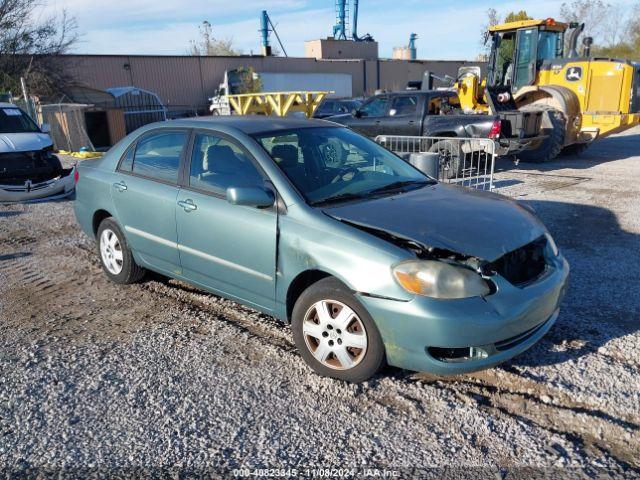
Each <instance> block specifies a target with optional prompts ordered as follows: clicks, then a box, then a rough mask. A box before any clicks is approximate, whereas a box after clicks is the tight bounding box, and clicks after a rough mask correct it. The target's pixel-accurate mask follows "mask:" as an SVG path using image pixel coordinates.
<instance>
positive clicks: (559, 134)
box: [518, 108, 567, 163]
mask: <svg viewBox="0 0 640 480" xmlns="http://www.w3.org/2000/svg"><path fill="white" fill-rule="evenodd" d="M544 110H545V115H544V118H543V120H542V121H543V127H542V129H541V132H540V133H541V134H542V135H546V138H545V139H544V140H542V141H541V142H540V145H539V146H538V148H536V149H534V150H525V151H523V152H520V153H519V154H518V160H520V161H522V162H525V163H526V162H530V163H547V162H550V161H552V160H554V159H555V158H556V157H557V156H558V155H560V152H561V151H562V147H563V146H564V138H565V136H566V134H567V122H566V118H565V116H564V113H562V112H560V111H559V110H555V109H553V108H546V109H544Z"/></svg>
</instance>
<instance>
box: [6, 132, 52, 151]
mask: <svg viewBox="0 0 640 480" xmlns="http://www.w3.org/2000/svg"><path fill="white" fill-rule="evenodd" d="M51 145H53V142H52V141H51V137H49V135H47V134H46V133H37V132H35V133H0V153H12V152H31V151H36V150H42V149H43V148H47V147H50V146H51Z"/></svg>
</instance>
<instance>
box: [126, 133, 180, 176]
mask: <svg viewBox="0 0 640 480" xmlns="http://www.w3.org/2000/svg"><path fill="white" fill-rule="evenodd" d="M187 137H188V135H187V132H159V133H154V134H151V135H149V136H147V137H143V138H142V139H140V140H138V143H137V145H136V152H135V156H134V158H133V169H132V171H133V173H137V174H140V175H144V176H145V177H150V178H154V179H156V180H162V181H165V182H172V183H177V181H178V170H179V168H180V156H181V155H182V150H183V149H184V146H185V144H186V143H187ZM125 160H126V157H125ZM123 163H124V162H123Z"/></svg>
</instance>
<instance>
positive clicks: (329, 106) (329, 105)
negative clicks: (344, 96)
mask: <svg viewBox="0 0 640 480" xmlns="http://www.w3.org/2000/svg"><path fill="white" fill-rule="evenodd" d="M334 109H335V102H324V103H323V104H322V105H320V108H319V109H318V112H319V113H323V114H329V113H333V112H334Z"/></svg>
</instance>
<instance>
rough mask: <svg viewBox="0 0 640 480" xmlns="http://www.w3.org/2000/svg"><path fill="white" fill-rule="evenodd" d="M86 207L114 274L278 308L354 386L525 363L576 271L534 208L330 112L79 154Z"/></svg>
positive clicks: (311, 350)
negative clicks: (416, 159)
mask: <svg viewBox="0 0 640 480" xmlns="http://www.w3.org/2000/svg"><path fill="white" fill-rule="evenodd" d="M75 212H76V216H77V219H78V223H79V225H80V226H81V228H82V229H83V230H84V231H85V232H86V233H87V234H88V235H90V236H91V237H93V238H95V239H96V243H97V253H98V255H99V258H100V260H101V262H102V266H103V269H104V272H105V274H106V275H107V277H108V278H109V279H110V280H112V281H114V282H116V283H120V284H127V283H132V282H137V281H140V280H142V278H143V277H144V274H145V271H147V270H151V271H154V272H158V273H160V274H163V275H166V276H169V277H173V278H176V279H180V280H183V281H186V282H189V283H190V284H193V285H195V286H197V287H199V288H201V289H203V290H206V291H209V292H211V293H213V294H216V295H220V296H223V297H226V298H229V299H232V300H235V301H237V302H240V303H243V304H245V305H248V306H250V307H252V308H255V309H256V310H259V311H261V312H264V313H266V314H268V315H272V316H274V317H276V318H278V319H280V320H282V321H283V322H285V323H290V324H291V328H292V332H293V338H294V340H295V343H296V345H297V347H298V350H299V352H300V355H301V356H302V358H303V359H304V360H305V361H306V362H307V363H308V364H309V366H310V367H311V368H313V369H314V370H315V371H316V372H317V373H319V374H321V375H326V376H330V377H334V378H338V379H342V380H346V381H352V382H360V381H364V380H366V379H368V378H369V377H371V376H372V375H374V374H375V373H376V372H377V371H378V370H379V369H380V368H381V367H382V366H383V365H384V364H385V363H388V364H390V365H394V366H397V367H401V368H406V369H410V370H417V371H426V372H432V373H435V374H442V375H447V374H458V373H464V372H470V371H474V370H480V369H484V368H489V367H492V366H494V365H497V364H499V363H500V362H503V361H505V360H507V359H509V358H512V357H513V356H515V355H517V354H519V353H521V352H523V351H524V350H526V349H527V348H529V347H531V346H532V345H533V344H535V343H536V342H537V341H538V340H540V338H542V336H543V335H544V334H545V333H546V332H547V331H548V330H549V329H550V328H551V327H552V325H553V323H554V322H555V320H556V318H557V316H558V308H559V304H560V302H561V299H562V297H563V295H564V292H565V288H566V283H567V277H568V274H569V266H568V264H567V261H566V260H565V259H564V257H563V256H562V254H561V253H560V252H559V251H558V248H557V247H556V244H555V242H554V240H553V239H552V237H551V235H550V234H549V233H548V232H547V230H546V229H545V227H544V225H543V224H542V223H541V222H540V221H539V220H538V219H537V218H536V216H535V215H534V214H533V213H532V212H531V211H530V210H529V209H527V208H524V207H522V206H521V205H519V204H518V203H517V202H515V201H512V200H509V199H507V198H504V197H501V196H499V195H495V194H492V193H486V192H480V191H476V190H470V189H466V188H462V187H456V186H452V185H446V184H442V183H438V182H437V181H436V180H434V179H433V178H430V177H429V176H427V175H425V174H423V173H422V172H420V171H419V170H417V169H415V168H414V167H412V166H411V165H409V164H408V163H406V162H405V161H403V160H402V159H400V158H399V157H397V156H396V155H394V154H393V153H391V152H389V151H388V150H386V149H384V148H383V147H381V146H380V145H378V144H376V143H375V142H373V141H371V140H369V139H367V138H364V137H362V136H360V135H358V134H356V133H354V132H353V131H351V130H349V129H347V128H344V127H342V126H339V125H336V124H333V123H330V122H326V121H322V120H305V119H294V118H284V119H283V118H269V117H259V116H250V117H241V116H237V117H236V116H230V117H216V118H215V119H214V118H201V119H195V120H178V121H171V122H164V123H156V124H151V125H148V126H146V127H144V128H142V129H139V130H137V131H135V132H133V133H132V134H130V135H129V136H128V137H126V138H125V139H124V140H122V141H121V142H120V143H118V144H117V145H116V146H114V147H113V148H112V149H111V150H110V151H109V152H108V153H107V154H106V155H105V156H104V157H103V158H100V159H95V160H88V161H84V162H82V163H81V164H80V166H79V167H78V178H77V185H76V202H75Z"/></svg>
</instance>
